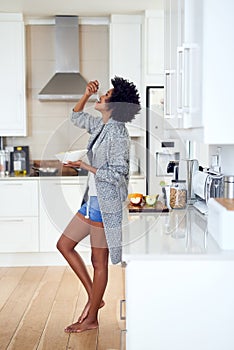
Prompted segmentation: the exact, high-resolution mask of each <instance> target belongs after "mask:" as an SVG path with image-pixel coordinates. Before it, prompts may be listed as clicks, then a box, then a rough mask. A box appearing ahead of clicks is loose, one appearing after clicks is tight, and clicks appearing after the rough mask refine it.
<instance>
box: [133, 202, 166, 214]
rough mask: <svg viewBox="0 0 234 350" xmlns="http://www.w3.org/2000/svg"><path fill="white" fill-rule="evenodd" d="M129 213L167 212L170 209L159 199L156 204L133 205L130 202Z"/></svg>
mask: <svg viewBox="0 0 234 350" xmlns="http://www.w3.org/2000/svg"><path fill="white" fill-rule="evenodd" d="M128 210H129V213H166V212H169V209H168V208H167V207H166V206H165V205H164V204H163V203H162V202H160V201H157V202H156V204H155V205H154V206H150V205H147V204H143V205H132V204H131V203H129V204H128Z"/></svg>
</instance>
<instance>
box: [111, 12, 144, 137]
mask: <svg viewBox="0 0 234 350" xmlns="http://www.w3.org/2000/svg"><path fill="white" fill-rule="evenodd" d="M109 45H110V78H113V77H114V76H115V75H116V76H120V77H123V78H125V79H128V80H129V81H132V82H134V84H135V85H136V86H137V89H138V91H139V93H140V95H141V96H142V94H144V91H142V76H141V72H142V16H140V15H112V16H111V17H110V43H109ZM142 123H144V120H142V118H141V117H140V116H137V117H136V119H134V120H133V121H132V122H131V124H127V127H128V128H129V133H130V136H140V135H143V134H144V131H143V130H142V127H143V126H144V124H142Z"/></svg>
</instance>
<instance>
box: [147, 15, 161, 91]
mask: <svg viewBox="0 0 234 350" xmlns="http://www.w3.org/2000/svg"><path fill="white" fill-rule="evenodd" d="M144 34H145V35H144V44H145V64H144V66H143V74H144V80H145V86H149V85H154V86H155V85H159V86H160V85H164V15H163V11H159V10H158V11H152V10H147V11H145V30H144Z"/></svg>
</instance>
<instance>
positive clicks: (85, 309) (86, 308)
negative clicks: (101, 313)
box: [77, 300, 105, 323]
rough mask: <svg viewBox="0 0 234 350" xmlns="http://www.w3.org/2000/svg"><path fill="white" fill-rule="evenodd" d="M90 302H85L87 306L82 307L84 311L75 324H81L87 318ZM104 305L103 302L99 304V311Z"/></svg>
mask: <svg viewBox="0 0 234 350" xmlns="http://www.w3.org/2000/svg"><path fill="white" fill-rule="evenodd" d="M90 304H91V303H90V300H89V301H88V302H87V304H86V305H85V307H84V310H83V311H82V314H81V315H80V317H79V318H78V321H77V323H82V322H83V321H84V320H85V319H86V318H87V316H88V313H89V309H90ZM104 305H105V302H104V300H102V301H101V304H100V306H99V309H101V308H102V307H103V306H104Z"/></svg>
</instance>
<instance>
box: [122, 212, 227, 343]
mask: <svg viewBox="0 0 234 350" xmlns="http://www.w3.org/2000/svg"><path fill="white" fill-rule="evenodd" d="M206 228H207V220H206V217H204V216H203V215H202V214H200V213H199V212H198V211H197V210H196V209H194V208H193V207H192V206H188V208H187V209H186V210H173V211H171V212H170V213H168V214H167V213H161V214H128V215H126V218H125V226H124V235H123V240H124V247H123V258H122V259H123V263H124V264H125V265H126V295H125V298H126V349H127V350H142V349H147V350H156V349H159V350H171V349H173V350H185V349H186V350H188V349H189V350H203V349H204V350H220V349H225V350H231V349H233V348H234V336H233V324H234V298H233V295H234V279H233V278H232V271H233V269H234V252H232V251H222V250H221V249H220V248H219V247H218V245H217V244H216V242H215V241H214V240H213V238H212V237H211V236H210V235H209V233H207V229H206ZM122 303H123V302H122ZM122 309H123V308H122Z"/></svg>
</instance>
